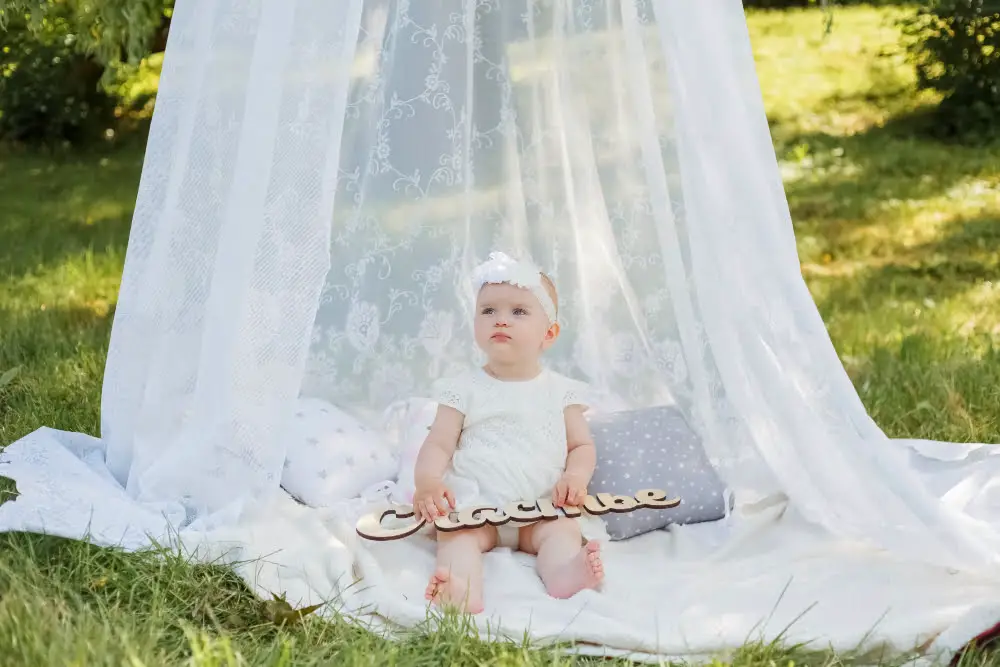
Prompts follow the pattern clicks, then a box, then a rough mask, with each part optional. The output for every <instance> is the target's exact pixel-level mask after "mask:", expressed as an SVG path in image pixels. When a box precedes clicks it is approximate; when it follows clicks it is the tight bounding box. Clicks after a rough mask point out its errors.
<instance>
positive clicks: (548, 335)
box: [545, 322, 559, 344]
mask: <svg viewBox="0 0 1000 667" xmlns="http://www.w3.org/2000/svg"><path fill="white" fill-rule="evenodd" d="M556 338H559V323H558V322H554V323H553V324H552V326H550V327H549V330H548V331H546V332H545V342H546V343H549V344H551V343H554V342H556Z"/></svg>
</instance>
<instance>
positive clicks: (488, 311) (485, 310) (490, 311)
mask: <svg viewBox="0 0 1000 667" xmlns="http://www.w3.org/2000/svg"><path fill="white" fill-rule="evenodd" d="M492 314H493V309H492V308H490V307H489V306H487V307H486V308H483V315H492Z"/></svg>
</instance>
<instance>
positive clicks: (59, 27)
mask: <svg viewBox="0 0 1000 667" xmlns="http://www.w3.org/2000/svg"><path fill="white" fill-rule="evenodd" d="M75 41H76V37H75V35H74V34H73V32H72V30H71V29H70V23H69V21H68V20H66V19H65V18H60V17H58V16H55V15H50V16H48V17H46V18H45V20H44V22H43V24H42V25H41V26H40V27H39V28H37V29H35V30H29V27H28V24H27V22H26V21H25V20H23V19H19V18H18V19H14V20H11V21H10V22H9V23H8V25H7V29H6V30H2V29H0V138H3V139H7V140H14V141H22V142H51V141H58V140H69V141H76V140H79V139H80V138H82V137H83V136H84V134H85V133H87V132H89V131H92V130H95V129H97V128H99V127H100V125H101V124H102V123H104V122H106V121H107V120H108V119H109V118H110V117H111V115H112V113H113V109H114V102H113V100H112V98H111V97H110V96H109V95H108V94H107V93H105V92H104V90H103V89H102V88H100V86H99V82H100V81H101V76H102V74H103V71H104V68H103V67H102V66H101V65H100V64H98V63H97V62H95V61H94V60H93V59H92V58H90V57H88V56H86V55H84V54H81V53H79V52H78V50H77V48H76V44H75Z"/></svg>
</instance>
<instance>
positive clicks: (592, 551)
mask: <svg viewBox="0 0 1000 667" xmlns="http://www.w3.org/2000/svg"><path fill="white" fill-rule="evenodd" d="M550 579H551V581H546V582H545V590H546V591H548V593H549V595H551V596H552V597H554V598H569V597H573V596H574V595H576V594H577V593H579V592H580V591H582V590H583V589H585V588H597V587H598V586H600V584H601V582H602V581H603V580H604V563H602V562H601V544H600V542H587V544H586V545H585V546H584V547H583V548H582V549H580V552H579V553H578V554H577V555H576V556H574V557H573V559H572V560H571V561H569V562H568V563H566V565H564V566H563V567H562V568H561V569H560V570H559V572H558V573H556V574H555V575H552V577H550Z"/></svg>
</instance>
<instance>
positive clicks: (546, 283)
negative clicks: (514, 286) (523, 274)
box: [539, 271, 559, 315]
mask: <svg viewBox="0 0 1000 667" xmlns="http://www.w3.org/2000/svg"><path fill="white" fill-rule="evenodd" d="M539 273H541V274H542V286H543V287H545V291H546V292H548V293H549V298H550V299H552V305H553V306H555V307H556V315H558V314H559V292H558V291H557V290H556V284H555V283H554V282H552V278H549V276H548V275H547V274H546V273H545V272H544V271H540V272H539Z"/></svg>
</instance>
